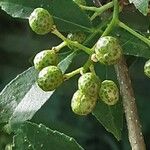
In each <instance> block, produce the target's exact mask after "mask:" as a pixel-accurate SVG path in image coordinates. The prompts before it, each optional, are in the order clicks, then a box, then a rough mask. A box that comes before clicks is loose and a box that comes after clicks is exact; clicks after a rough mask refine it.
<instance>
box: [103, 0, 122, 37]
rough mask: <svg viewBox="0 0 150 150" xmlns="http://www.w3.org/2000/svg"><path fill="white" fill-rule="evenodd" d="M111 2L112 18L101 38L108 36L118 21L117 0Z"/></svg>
mask: <svg viewBox="0 0 150 150" xmlns="http://www.w3.org/2000/svg"><path fill="white" fill-rule="evenodd" d="M113 2H114V11H113V18H112V20H111V22H110V24H109V25H108V27H107V28H106V29H105V31H104V33H103V34H102V36H106V35H108V34H109V33H110V32H111V31H112V29H113V28H114V27H115V26H116V25H117V23H118V21H119V19H118V14H119V4H118V0H114V1H113Z"/></svg>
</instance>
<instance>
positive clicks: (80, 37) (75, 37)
mask: <svg viewBox="0 0 150 150" xmlns="http://www.w3.org/2000/svg"><path fill="white" fill-rule="evenodd" d="M67 38H68V39H70V40H72V41H77V42H78V43H83V42H84V41H85V39H86V35H85V34H84V33H83V32H76V33H69V34H68V36H67Z"/></svg>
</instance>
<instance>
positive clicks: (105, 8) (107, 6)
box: [79, 2, 113, 13]
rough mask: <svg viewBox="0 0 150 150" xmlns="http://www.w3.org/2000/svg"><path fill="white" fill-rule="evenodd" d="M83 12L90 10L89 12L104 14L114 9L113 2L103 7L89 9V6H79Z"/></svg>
mask: <svg viewBox="0 0 150 150" xmlns="http://www.w3.org/2000/svg"><path fill="white" fill-rule="evenodd" d="M79 6H80V7H81V8H82V9H83V10H89V11H95V12H97V13H100V12H104V11H105V10H107V9H109V8H111V7H113V2H109V3H107V4H105V5H103V6H101V7H99V8H98V7H89V6H83V5H79Z"/></svg>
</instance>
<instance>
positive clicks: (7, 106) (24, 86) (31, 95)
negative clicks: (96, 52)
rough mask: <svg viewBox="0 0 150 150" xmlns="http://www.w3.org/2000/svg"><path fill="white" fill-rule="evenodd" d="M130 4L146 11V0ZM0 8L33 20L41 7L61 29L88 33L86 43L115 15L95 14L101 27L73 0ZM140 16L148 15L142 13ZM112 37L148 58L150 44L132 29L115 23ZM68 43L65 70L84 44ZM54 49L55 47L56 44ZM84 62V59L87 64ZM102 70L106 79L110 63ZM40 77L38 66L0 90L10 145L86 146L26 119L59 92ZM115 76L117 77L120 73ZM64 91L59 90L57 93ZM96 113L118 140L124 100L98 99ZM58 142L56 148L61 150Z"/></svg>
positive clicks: (10, 1)
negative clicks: (111, 103) (45, 87)
mask: <svg viewBox="0 0 150 150" xmlns="http://www.w3.org/2000/svg"><path fill="white" fill-rule="evenodd" d="M129 2H130V3H133V4H134V5H135V7H136V8H137V9H138V10H139V11H140V12H141V13H142V14H144V15H147V13H148V2H149V1H148V0H146V1H145V0H142V1H138V0H136V1H132V0H129ZM0 6H1V8H2V10H4V11H5V12H6V13H8V14H9V15H10V16H12V17H14V18H22V19H25V20H26V19H28V18H29V16H30V14H31V12H32V11H33V10H34V9H35V8H37V7H43V8H45V9H46V10H48V11H49V12H50V13H51V15H52V16H53V18H54V23H55V25H56V26H57V29H58V30H59V32H63V33H64V34H68V33H71V32H73V33H74V32H78V31H80V32H83V31H84V32H85V34H86V36H87V40H85V42H84V43H83V45H85V46H88V47H92V46H93V45H94V44H93V43H95V42H96V41H97V40H98V38H99V35H98V34H99V33H100V34H101V31H104V29H105V28H106V26H107V19H106V18H108V17H107V15H109V16H111V14H109V12H107V13H108V14H107V13H103V17H102V18H101V19H100V18H99V17H97V18H96V19H95V20H96V21H98V22H101V23H100V25H98V26H97V23H96V21H95V22H94V21H93V22H92V21H91V20H90V17H89V16H88V15H90V13H86V11H85V10H82V9H81V8H80V7H79V6H78V5H77V4H76V3H74V2H73V1H71V0H66V1H60V0H55V1H49V0H44V1H43V0H42V1H41V0H37V1H36V2H35V1H34V0H27V1H23V0H0ZM124 7H125V6H124ZM127 7H128V6H127ZM58 10H59V11H58ZM126 12H127V10H124V9H123V11H122V14H121V18H120V20H121V21H124V19H125V17H124V16H125V15H124V13H126ZM130 13H131V12H130ZM135 14H136V15H139V12H135ZM105 15H106V16H105ZM142 18H144V19H146V18H145V17H143V16H142ZM131 19H132V18H131ZM125 22H127V23H128V22H129V24H130V25H131V26H132V25H133V26H134V24H132V20H128V18H127V19H125ZM142 27H143V25H142V24H141V25H140V27H138V28H137V27H135V26H134V29H135V30H136V31H137V33H140V34H142V35H143V36H144V37H148V34H147V33H146V31H147V30H148V27H149V26H148V25H147V26H145V27H144V29H143V28H142ZM141 28H142V29H141ZM32 34H33V36H34V38H36V35H34V33H32ZM97 35H98V37H97ZM111 35H112V36H115V37H116V38H118V39H119V41H120V44H121V46H122V48H123V53H124V54H125V55H130V56H136V57H143V58H149V57H150V52H149V46H148V44H147V43H146V42H145V43H144V40H141V39H139V38H138V36H135V35H133V34H131V32H130V33H129V32H128V31H127V30H126V31H125V30H124V29H122V27H121V26H120V27H117V29H114V30H113V32H112V33H111ZM14 36H16V39H20V35H19V36H17V35H12V37H14ZM47 36H48V35H47ZM37 37H38V36H37ZM45 37H46V36H45ZM45 37H44V38H45ZM23 38H24V37H23ZM38 38H39V39H38V40H37V41H39V40H42V38H43V37H38ZM44 38H43V39H44ZM43 41H44V40H43ZM28 42H31V43H32V42H34V39H32V38H29V39H28ZM15 43H17V42H15ZM37 43H38V42H35V44H37ZM43 43H44V42H43ZM70 44H72V47H70V48H71V52H70V51H68V48H66V47H65V48H63V50H64V52H60V53H59V58H60V59H61V61H60V62H59V64H58V67H59V68H60V69H61V71H62V72H63V73H66V72H67V71H68V68H69V67H70V66H71V65H73V64H72V62H73V60H74V59H75V58H79V55H78V53H79V51H77V50H78V49H79V48H80V46H81V45H79V46H78V47H74V46H76V45H75V44H74V43H70ZM43 45H44V44H43ZM54 45H55V44H54ZM3 46H6V43H2V45H1V47H3ZM40 46H41V45H40ZM20 47H22V46H20ZM48 47H49V44H48ZM51 47H53V46H52V44H51ZM41 48H43V49H45V48H47V47H42V46H41ZM81 48H82V47H81ZM83 49H84V51H85V52H86V53H87V52H88V49H86V48H84V47H83ZM72 50H73V51H72ZM8 53H9V51H8ZM23 53H24V54H25V55H27V56H26V57H27V58H28V57H29V56H30V57H31V55H34V54H33V53H32V54H31V52H28V51H27V52H23ZM83 55H84V56H85V55H86V54H85V53H84V54H83ZM63 56H64V57H63ZM86 56H87V55H86ZM83 64H86V63H85V62H83ZM78 65H79V66H80V67H81V66H82V61H81V62H78ZM85 66H86V65H85ZM75 68H77V65H75ZM85 68H86V67H85ZM85 68H84V69H85ZM86 69H87V68H86ZM86 69H85V70H86ZM99 70H101V71H100V72H101V74H100V77H101V79H105V77H106V75H103V73H104V72H105V71H106V67H104V66H102V65H99V69H97V70H96V71H97V72H99ZM108 72H110V73H109V75H108V77H107V78H110V79H111V78H114V77H112V76H113V75H112V74H113V73H114V70H113V69H112V68H111V69H109V68H108ZM104 74H105V73H104ZM37 76H38V72H37V71H36V70H35V69H34V67H30V68H29V69H27V70H26V71H24V72H23V73H21V74H19V75H18V76H17V77H16V78H15V79H13V80H12V81H11V82H10V83H9V84H8V85H7V86H6V87H5V88H4V89H3V90H2V92H1V93H0V100H1V101H0V123H2V124H3V123H4V124H8V125H9V127H10V128H11V129H10V130H12V132H13V133H14V134H15V135H14V137H13V144H12V149H14V150H17V149H18V150H19V149H22V150H25V149H27V148H28V149H31V150H32V149H42V148H45V149H49V147H51V148H52V149H57V150H58V149H62V148H64V149H65V148H66V147H67V148H68V149H83V148H82V147H81V146H80V145H79V144H78V143H77V142H76V141H75V140H74V139H73V138H71V137H69V136H67V135H65V134H63V133H60V132H61V131H60V132H59V131H54V130H52V129H50V128H47V127H46V126H44V125H41V124H40V125H38V124H35V123H32V122H28V120H31V119H32V118H33V116H34V115H35V114H36V113H37V112H38V111H39V110H40V109H41V108H42V107H43V105H44V104H45V103H46V102H49V101H50V102H51V99H52V98H53V96H54V95H55V94H57V90H56V91H55V90H54V91H50V92H44V91H43V90H41V89H40V88H39V87H38V86H37V83H36V81H37ZM114 80H115V81H116V77H115V78H114ZM64 84H65V83H64ZM61 87H63V85H61ZM61 87H60V89H61ZM60 89H59V88H58V91H59V90H60ZM46 104H47V103H46ZM72 115H73V114H72ZM92 115H93V116H94V118H95V119H97V120H98V122H99V125H100V124H102V125H103V126H104V127H105V129H106V130H107V131H108V132H111V133H112V134H113V135H114V136H115V137H116V139H117V140H121V136H122V129H123V108H122V102H121V98H120V101H119V102H118V103H117V104H116V105H114V106H109V105H106V104H104V103H103V102H102V101H98V103H97V105H96V108H95V109H94V110H93V112H92ZM71 130H73V129H71ZM73 132H74V131H71V133H73ZM71 135H72V134H71ZM37 141H38V142H37ZM50 141H51V142H50ZM56 145H57V146H58V147H57V148H56Z"/></svg>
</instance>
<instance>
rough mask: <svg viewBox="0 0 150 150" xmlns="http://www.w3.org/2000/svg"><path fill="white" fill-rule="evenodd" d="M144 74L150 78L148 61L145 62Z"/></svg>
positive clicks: (149, 62)
mask: <svg viewBox="0 0 150 150" xmlns="http://www.w3.org/2000/svg"><path fill="white" fill-rule="evenodd" d="M144 73H145V75H146V76H148V77H149V78H150V60H148V61H146V63H145V65H144Z"/></svg>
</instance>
